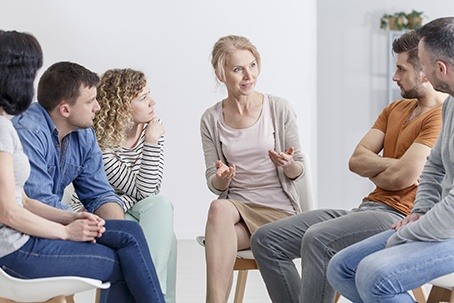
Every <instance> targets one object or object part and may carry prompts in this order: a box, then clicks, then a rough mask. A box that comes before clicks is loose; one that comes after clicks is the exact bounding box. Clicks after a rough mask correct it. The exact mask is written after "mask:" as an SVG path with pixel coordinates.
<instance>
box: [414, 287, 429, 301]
mask: <svg viewBox="0 0 454 303" xmlns="http://www.w3.org/2000/svg"><path fill="white" fill-rule="evenodd" d="M412 292H413V296H414V297H415V300H416V302H419V303H425V302H426V301H427V294H426V290H425V289H424V287H423V286H421V287H419V288H415V289H413V291H412Z"/></svg>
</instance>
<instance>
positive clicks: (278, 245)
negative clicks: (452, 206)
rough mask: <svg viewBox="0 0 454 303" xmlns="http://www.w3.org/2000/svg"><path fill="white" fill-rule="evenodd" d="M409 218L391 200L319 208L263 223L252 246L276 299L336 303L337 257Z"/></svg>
mask: <svg viewBox="0 0 454 303" xmlns="http://www.w3.org/2000/svg"><path fill="white" fill-rule="evenodd" d="M403 217H404V215H402V214H401V213H399V212H397V211H395V210H393V209H392V208H391V207H389V206H387V205H385V204H382V203H375V202H369V201H365V202H363V203H361V205H360V206H359V207H358V208H355V209H353V210H351V211H347V210H334V209H320V210H313V211H309V212H305V213H302V214H298V215H294V216H291V217H288V218H285V219H282V220H279V221H276V222H272V223H269V224H266V225H263V226H262V227H260V228H259V229H258V230H257V231H256V232H255V233H254V234H253V235H252V237H251V248H252V251H253V253H254V257H255V259H256V261H257V264H258V266H259V269H260V273H261V275H262V277H263V280H264V281H265V284H266V287H267V290H268V293H269V295H270V298H271V300H272V301H273V302H275V303H284V302H285V303H292V302H300V303H333V301H334V296H335V290H334V289H333V288H332V287H331V286H330V285H329V283H328V281H327V279H326V268H327V266H328V262H329V260H330V259H331V257H332V256H334V254H335V253H336V252H338V251H340V250H341V249H343V248H345V247H347V246H349V245H352V244H354V243H356V242H359V241H361V240H364V239H366V238H368V237H370V236H372V235H375V234H378V233H380V232H382V231H385V230H388V229H390V228H391V225H392V224H393V223H394V222H396V221H398V220H400V219H401V218H403ZM297 258H301V267H302V268H301V277H300V275H299V273H298V270H297V269H296V266H295V264H294V263H293V260H294V259H297Z"/></svg>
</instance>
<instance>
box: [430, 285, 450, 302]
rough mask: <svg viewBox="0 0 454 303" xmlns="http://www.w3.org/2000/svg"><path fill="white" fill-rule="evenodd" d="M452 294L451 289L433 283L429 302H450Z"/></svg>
mask: <svg viewBox="0 0 454 303" xmlns="http://www.w3.org/2000/svg"><path fill="white" fill-rule="evenodd" d="M450 296H451V291H450V290H449V289H446V288H443V287H438V286H435V285H433V286H432V289H431V290H430V294H429V298H427V303H439V302H448V301H449V298H450Z"/></svg>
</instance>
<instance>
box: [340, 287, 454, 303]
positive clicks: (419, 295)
mask: <svg viewBox="0 0 454 303" xmlns="http://www.w3.org/2000/svg"><path fill="white" fill-rule="evenodd" d="M412 292H413V297H415V300H416V302H418V303H426V298H427V294H426V291H425V290H424V288H423V286H421V287H419V288H416V289H413V291H412ZM340 297H341V295H340V294H339V293H338V292H336V297H335V298H334V303H337V302H339V299H340ZM436 302H439V301H436ZM427 303H429V301H427ZM452 303H454V301H452Z"/></svg>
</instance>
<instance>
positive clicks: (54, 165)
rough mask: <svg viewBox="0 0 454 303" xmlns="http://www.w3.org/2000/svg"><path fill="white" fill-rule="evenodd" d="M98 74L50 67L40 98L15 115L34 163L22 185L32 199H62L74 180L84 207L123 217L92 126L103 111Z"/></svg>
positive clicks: (105, 215) (62, 65)
mask: <svg viewBox="0 0 454 303" xmlns="http://www.w3.org/2000/svg"><path fill="white" fill-rule="evenodd" d="M98 82H99V77H98V76H97V75H96V74H95V73H93V72H91V71H89V70H88V69H86V68H85V67H83V66H80V65H78V64H76V63H71V62H59V63H55V64H54V65H52V66H51V67H49V68H48V69H47V70H46V71H45V72H44V74H43V75H42V77H41V79H40V81H39V84H38V103H34V104H32V105H31V106H30V107H29V108H28V109H27V110H26V111H25V112H24V113H22V114H21V115H19V116H16V117H14V118H13V119H12V122H13V124H14V127H15V128H16V130H17V133H18V134H19V137H20V139H21V142H22V145H23V148H24V151H25V153H26V154H27V156H28V158H29V161H30V165H31V173H30V177H29V179H28V180H27V182H26V183H25V186H24V190H25V192H26V193H27V195H28V196H29V197H31V198H34V199H37V200H39V201H42V202H44V203H46V204H48V205H51V206H54V207H57V208H61V209H67V210H70V209H71V208H70V207H69V206H68V205H63V204H62V203H61V200H62V197H63V193H64V190H65V188H66V186H68V185H69V184H70V183H71V182H72V183H73V185H74V189H75V191H76V193H77V195H78V196H79V198H80V200H81V202H82V203H83V205H84V207H85V209H86V210H87V211H89V212H92V213H95V214H97V215H98V216H100V217H102V218H104V219H123V218H124V214H123V207H122V206H123V203H122V201H121V199H120V198H119V197H118V196H117V195H116V194H115V193H114V191H113V189H112V187H111V186H110V185H109V182H108V181H107V178H106V175H105V172H104V167H103V163H102V153H101V150H100V148H99V146H98V143H97V140H96V136H95V132H94V131H93V129H92V126H93V118H94V117H95V113H96V112H98V111H99V104H98V101H97V100H96V86H97V84H98Z"/></svg>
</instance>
